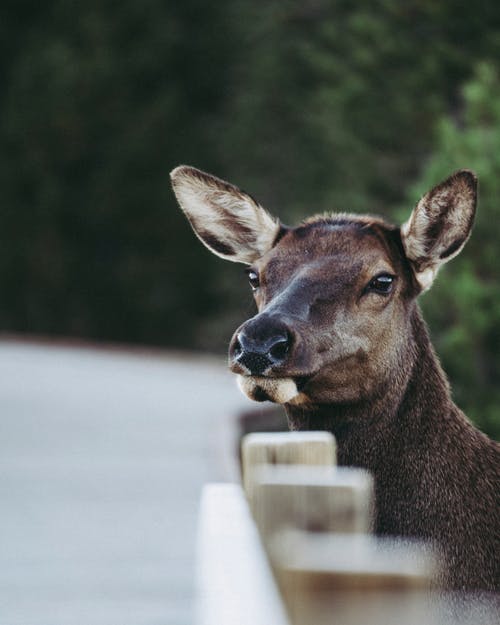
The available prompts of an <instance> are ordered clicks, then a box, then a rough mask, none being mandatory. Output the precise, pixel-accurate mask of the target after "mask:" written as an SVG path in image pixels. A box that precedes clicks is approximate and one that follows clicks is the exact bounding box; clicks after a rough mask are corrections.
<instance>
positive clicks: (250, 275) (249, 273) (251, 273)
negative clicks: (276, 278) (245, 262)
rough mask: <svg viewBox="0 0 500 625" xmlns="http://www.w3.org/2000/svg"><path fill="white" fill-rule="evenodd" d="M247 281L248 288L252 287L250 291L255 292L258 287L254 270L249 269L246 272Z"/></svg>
mask: <svg viewBox="0 0 500 625" xmlns="http://www.w3.org/2000/svg"><path fill="white" fill-rule="evenodd" d="M247 276H248V281H249V282H250V286H251V287H252V291H255V289H257V288H258V287H259V285H260V281H259V274H258V273H257V272H256V271H255V270H254V269H249V270H248V271H247Z"/></svg>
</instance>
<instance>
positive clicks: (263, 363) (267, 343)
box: [229, 326, 292, 375]
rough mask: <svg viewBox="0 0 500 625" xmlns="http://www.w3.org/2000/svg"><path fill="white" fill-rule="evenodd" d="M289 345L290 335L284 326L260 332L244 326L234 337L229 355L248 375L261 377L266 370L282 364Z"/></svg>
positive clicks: (290, 341) (290, 342) (290, 343)
mask: <svg viewBox="0 0 500 625" xmlns="http://www.w3.org/2000/svg"><path fill="white" fill-rule="evenodd" d="M263 330H265V328H264V329H263ZM291 345H292V337H291V334H290V332H289V331H288V330H287V329H286V328H285V327H284V326H279V327H274V328H267V331H262V330H261V332H255V328H253V327H252V326H248V327H247V328H245V326H244V327H243V328H242V329H241V331H240V332H238V334H237V335H236V336H235V337H234V339H233V342H232V344H231V347H230V350H229V355H230V357H231V360H232V361H233V362H237V363H238V364H239V365H241V366H243V367H244V368H245V369H246V370H247V371H248V373H249V374H250V375H262V374H263V373H265V372H266V371H267V370H268V369H271V368H272V367H276V366H279V365H281V364H283V363H284V361H285V360H286V358H287V355H288V352H289V351H290V347H291Z"/></svg>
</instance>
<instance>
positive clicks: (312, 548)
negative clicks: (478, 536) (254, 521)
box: [269, 530, 435, 625]
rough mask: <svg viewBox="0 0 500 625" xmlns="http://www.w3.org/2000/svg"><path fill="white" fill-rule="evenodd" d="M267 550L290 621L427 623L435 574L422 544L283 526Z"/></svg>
mask: <svg viewBox="0 0 500 625" xmlns="http://www.w3.org/2000/svg"><path fill="white" fill-rule="evenodd" d="M269 553H270V557H271V560H272V563H273V566H274V571H275V573H276V576H277V579H278V582H279V584H280V587H281V590H282V593H283V597H284V599H285V603H286V605H287V608H288V613H289V615H290V619H291V621H292V624H293V625H311V624H314V625H331V624H332V623H338V624H342V625H366V624H367V623H370V625H389V624H390V625H392V624H394V625H396V624H398V625H399V623H402V622H404V623H405V625H422V623H425V624H426V625H428V624H429V623H432V622H433V621H432V609H431V607H430V606H429V596H428V591H429V587H430V583H431V580H432V579H433V576H434V574H435V562H434V559H433V557H432V554H431V553H430V552H429V551H428V550H426V549H425V548H424V547H423V546H422V545H418V544H411V543H403V542H401V541H396V540H390V539H377V538H375V537H374V536H370V535H366V534H365V535H361V534H350V535H349V534H318V533H311V532H302V531H297V530H284V531H281V532H279V533H277V534H275V535H274V536H273V538H272V540H271V543H270V545H269Z"/></svg>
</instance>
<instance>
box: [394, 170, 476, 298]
mask: <svg viewBox="0 0 500 625" xmlns="http://www.w3.org/2000/svg"><path fill="white" fill-rule="evenodd" d="M476 199H477V179H476V176H475V174H474V173H473V172H471V171H468V170H461V171H458V172H456V173H455V174H453V175H452V176H450V177H449V178H447V179H446V180H445V181H444V182H442V183H441V184H439V185H437V186H436V187H434V188H433V189H432V190H431V191H429V192H428V193H426V194H425V195H424V196H423V197H422V199H421V200H420V201H419V202H418V204H417V206H416V207H415V209H414V211H413V212H412V214H411V215H410V218H409V219H408V221H406V222H405V223H404V224H403V225H402V226H401V239H402V242H403V247H404V249H405V252H406V256H407V258H408V259H409V260H410V261H411V263H412V266H413V268H414V271H415V277H416V279H417V281H418V282H419V284H420V286H421V287H422V290H424V291H425V290H427V289H428V288H430V286H431V284H432V282H433V281H434V278H435V277H436V275H437V272H438V270H439V268H440V267H441V266H442V265H443V264H444V263H445V262H448V261H449V260H451V259H452V258H453V257H454V256H456V255H457V254H459V253H460V251H461V250H462V248H463V247H464V245H465V243H466V242H467V239H468V238H469V236H470V233H471V230H472V225H473V222H474V216H475V212H476Z"/></svg>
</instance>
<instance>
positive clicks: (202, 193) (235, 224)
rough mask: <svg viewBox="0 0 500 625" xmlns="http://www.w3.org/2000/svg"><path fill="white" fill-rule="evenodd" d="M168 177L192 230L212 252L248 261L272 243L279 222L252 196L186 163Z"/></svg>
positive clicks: (228, 258) (222, 256) (237, 260)
mask: <svg viewBox="0 0 500 625" xmlns="http://www.w3.org/2000/svg"><path fill="white" fill-rule="evenodd" d="M170 178H171V181H172V187H173V189H174V193H175V195H176V197H177V201H178V202H179V205H180V207H181V208H182V210H183V211H184V214H185V215H186V217H187V218H188V220H189V222H190V224H191V226H192V228H193V230H194V232H195V233H196V235H197V236H198V238H199V239H200V241H201V242H202V243H203V244H204V245H206V247H208V249H209V250H211V251H212V252H213V253H214V254H217V256H220V257H221V258H225V259H226V260H231V261H234V262H240V263H246V264H250V263H253V262H254V261H255V260H257V259H258V258H260V257H261V256H263V255H264V254H265V253H266V252H267V251H269V250H270V249H271V248H272V247H273V245H274V243H275V241H276V237H277V236H278V233H279V230H280V224H279V222H278V221H277V220H275V219H273V218H272V217H271V216H270V215H269V213H268V212H267V211H265V210H264V209H263V208H262V206H260V205H259V204H257V202H256V201H255V200H254V199H253V198H252V197H250V196H249V195H247V194H246V193H244V192H243V191H241V190H240V189H238V188H237V187H235V186H234V185H232V184H229V183H228V182H224V181H223V180H220V179H219V178H216V177H215V176H212V175H210V174H206V173H205V172H202V171H200V170H199V169H195V168H194V167H188V166H186V165H181V166H180V167H176V168H175V169H174V170H173V171H172V172H171V174H170Z"/></svg>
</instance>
